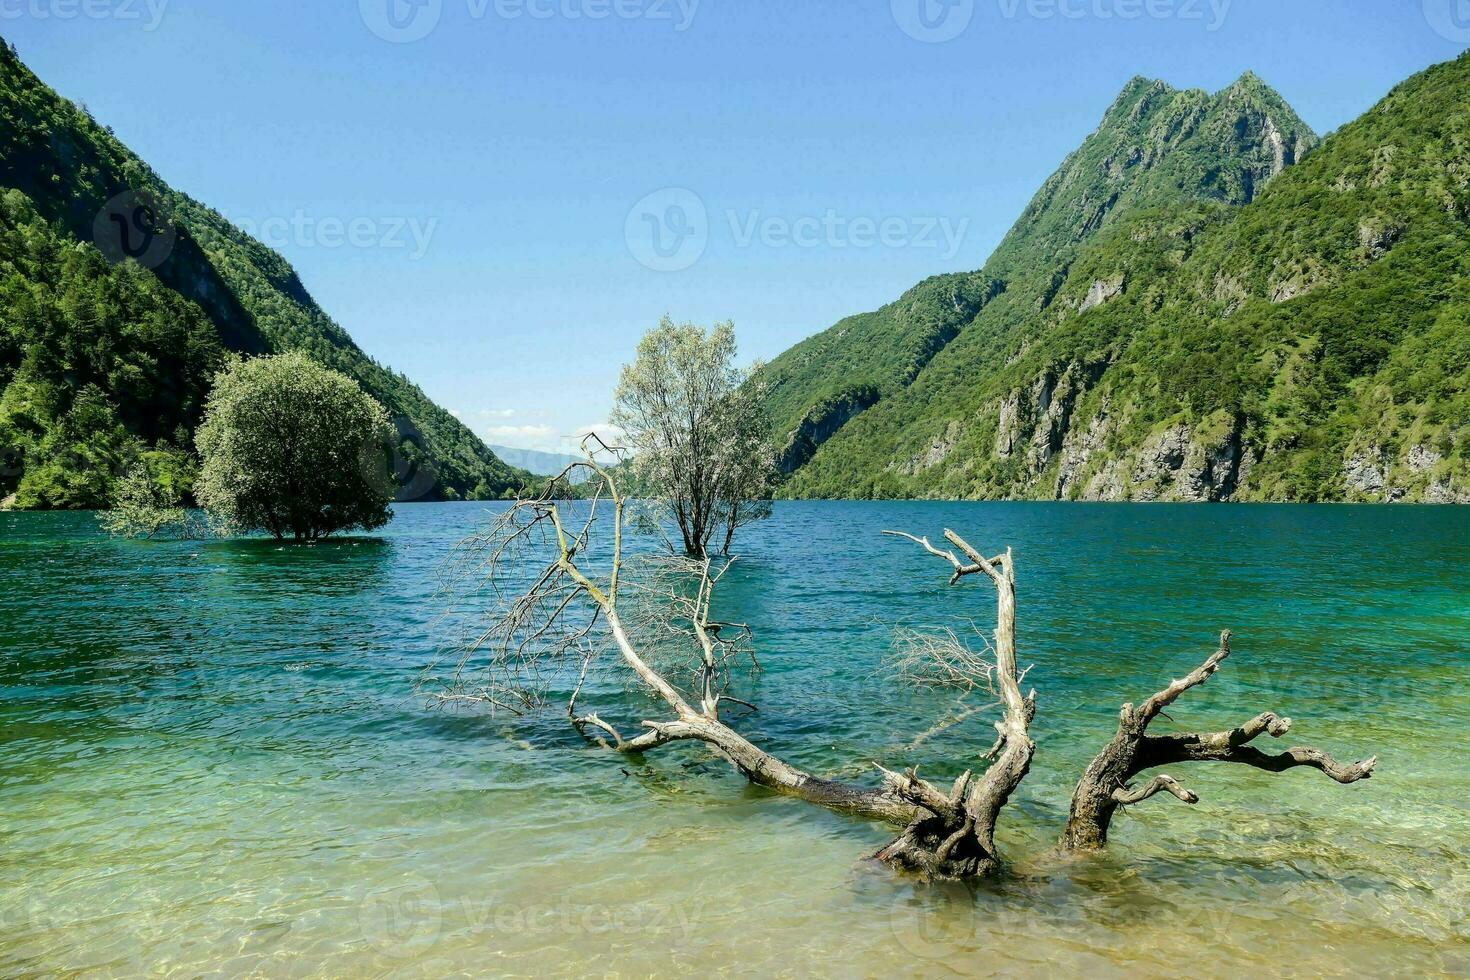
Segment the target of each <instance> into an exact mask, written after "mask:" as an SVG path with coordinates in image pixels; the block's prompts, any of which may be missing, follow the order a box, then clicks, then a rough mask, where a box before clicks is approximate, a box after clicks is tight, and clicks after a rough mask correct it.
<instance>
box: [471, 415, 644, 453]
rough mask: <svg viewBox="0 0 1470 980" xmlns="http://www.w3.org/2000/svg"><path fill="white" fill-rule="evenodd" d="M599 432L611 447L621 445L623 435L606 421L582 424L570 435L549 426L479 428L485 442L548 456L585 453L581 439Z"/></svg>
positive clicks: (488, 426) (492, 426) (491, 426)
mask: <svg viewBox="0 0 1470 980" xmlns="http://www.w3.org/2000/svg"><path fill="white" fill-rule="evenodd" d="M589 433H596V434H597V435H598V436H599V437H600V438H601V439H602V440H603V441H604V442H606V443H607V444H608V445H609V446H617V445H619V444H621V442H622V439H623V432H622V430H621V429H619V428H618V427H617V426H615V425H611V424H609V423H607V422H590V423H588V424H587V425H579V426H577V427H576V428H575V429H573V430H572V431H571V432H561V431H559V430H557V429H556V428H555V427H554V426H550V425H534V424H527V425H487V426H484V427H482V428H481V429H480V435H481V436H482V437H483V438H484V439H485V441H486V442H489V443H494V444H496V445H500V446H510V447H512V448H515V449H539V450H541V451H542V452H547V453H569V454H571V455H574V456H579V455H581V453H582V439H583V438H584V437H585V436H587V435H588V434H589Z"/></svg>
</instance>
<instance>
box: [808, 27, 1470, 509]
mask: <svg viewBox="0 0 1470 980" xmlns="http://www.w3.org/2000/svg"><path fill="white" fill-rule="evenodd" d="M1228 91H1229V90H1227V92H1228ZM1222 94H1224V93H1222ZM1044 194H1045V192H1043V196H1044ZM1467 233H1470V55H1467V56H1465V57H1461V58H1460V59H1458V60H1457V61H1454V62H1451V63H1448V64H1444V65H1439V66H1437V67H1435V68H1432V69H1430V70H1428V71H1426V72H1424V73H1421V74H1420V75H1417V76H1415V77H1414V78H1412V79H1410V80H1408V81H1407V82H1405V83H1403V84H1401V85H1400V86H1398V87H1397V88H1396V89H1395V90H1394V91H1393V92H1392V93H1390V94H1389V95H1388V97H1387V98H1385V99H1384V100H1383V101H1382V102H1381V103H1380V104H1379V105H1377V106H1375V107H1374V108H1373V109H1372V110H1371V111H1369V112H1368V113H1366V114H1365V115H1364V116H1363V117H1361V118H1360V119H1358V120H1356V121H1354V122H1353V123H1350V124H1349V125H1347V126H1345V127H1343V128H1342V129H1341V130H1339V131H1338V132H1336V133H1334V134H1332V135H1331V136H1330V137H1328V138H1327V140H1326V141H1325V142H1324V143H1323V144H1322V145H1321V146H1320V147H1319V148H1318V149H1316V150H1315V151H1313V152H1312V153H1311V154H1310V155H1308V156H1307V157H1306V158H1305V159H1304V160H1303V161H1302V162H1300V163H1298V164H1296V165H1295V166H1292V167H1290V168H1288V169H1285V170H1284V171H1283V172H1281V173H1280V174H1279V175H1278V176H1276V177H1275V178H1274V179H1273V180H1271V182H1270V184H1269V186H1268V187H1265V188H1264V189H1261V190H1259V193H1258V194H1256V195H1255V198H1254V200H1253V201H1252V202H1251V203H1249V204H1247V205H1245V206H1244V207H1232V206H1229V205H1224V204H1212V203H1208V202H1200V203H1196V204H1193V205H1191V206H1189V207H1180V206H1177V205H1176V206H1170V207H1158V208H1142V209H1135V210H1133V211H1132V212H1131V213H1129V214H1127V215H1123V216H1120V217H1119V218H1117V219H1115V220H1114V222H1112V224H1111V226H1110V227H1108V228H1106V229H1104V230H1103V231H1102V232H1101V233H1100V234H1098V235H1097V236H1095V238H1094V239H1093V240H1091V241H1089V242H1087V243H1086V244H1085V245H1084V246H1083V247H1082V248H1080V249H1079V250H1078V251H1077V252H1076V254H1075V256H1074V257H1073V258H1072V259H1071V261H1068V262H1066V263H1065V269H1066V272H1065V275H1064V276H1063V278H1062V279H1061V281H1060V282H1059V283H1058V284H1057V286H1056V289H1055V293H1054V295H1053V297H1052V298H1051V299H1050V301H1049V302H1047V303H1046V304H1044V305H1043V306H1041V307H1040V308H1038V309H1034V310H1033V311H1031V312H1030V313H1029V314H1026V313H1022V312H1020V311H1018V315H1017V316H1016V318H1015V319H1014V320H1013V321H1012V322H1010V323H1000V324H989V325H987V324H986V316H985V314H984V313H982V315H981V316H980V317H978V318H977V319H976V320H975V321H973V322H972V323H971V324H968V325H967V326H966V327H965V328H964V329H963V330H962V331H961V332H960V333H959V334H958V335H957V337H956V338H955V340H954V341H953V342H951V343H950V344H948V345H947V346H946V347H945V348H944V349H943V350H942V351H941V352H940V353H939V354H938V355H936V356H935V357H934V358H932V359H931V360H930V362H929V363H928V364H927V365H926V366H925V368H924V370H923V371H921V372H920V373H919V374H918V375H917V376H916V377H915V379H914V381H913V382H912V383H911V384H909V385H907V386H905V387H904V388H903V389H902V390H901V391H899V392H897V393H896V394H895V395H894V396H893V397H891V398H885V399H883V400H882V401H881V402H879V403H878V404H877V405H875V406H874V407H873V408H871V409H870V410H868V411H866V412H863V413H862V414H860V415H858V416H857V417H855V418H854V419H853V420H852V421H851V422H849V423H848V424H847V425H845V426H843V427H842V428H841V430H840V431H838V432H837V433H836V435H835V436H833V438H831V439H830V440H828V441H827V442H826V443H825V444H824V445H823V446H822V447H821V449H820V450H819V451H818V452H817V453H816V454H815V456H814V457H813V458H812V459H811V461H810V462H809V463H808V464H807V465H805V466H804V467H803V468H801V469H800V470H798V471H797V472H796V473H795V474H794V475H793V477H792V479H791V480H790V482H789V483H788V485H787V491H788V492H789V493H791V494H793V495H811V496H944V497H966V498H996V497H1036V498H1053V497H1061V498H1087V499H1175V500H1224V499H1234V500H1326V499H1347V500H1384V499H1388V500H1399V499H1405V500H1426V501H1451V500H1460V501H1463V500H1470V446H1467V444H1470V398H1467V390H1470V280H1467V278H1466V273H1467V271H1470V251H1467V243H1470V236H1467ZM988 269H989V266H987V270H988ZM1009 292H1010V291H1009V290H1007V294H1008V293H1009ZM994 305H997V306H998V305H999V303H997V304H994Z"/></svg>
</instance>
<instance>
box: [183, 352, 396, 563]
mask: <svg viewBox="0 0 1470 980" xmlns="http://www.w3.org/2000/svg"><path fill="white" fill-rule="evenodd" d="M196 440H197V442H198V444H199V455H200V456H201V458H202V459H203V465H202V466H201V468H200V473H199V482H198V484H197V486H196V489H195V494H196V496H197V497H198V498H199V502H200V503H201V504H202V505H203V506H204V508H205V510H207V511H209V513H210V516H211V517H214V518H216V519H218V520H220V521H221V522H223V523H226V524H229V525H230V526H232V527H236V528H239V529H241V530H246V531H256V530H259V531H265V532H267V533H269V534H271V535H274V536H275V537H276V538H278V539H279V538H284V537H286V536H288V535H289V536H291V537H294V538H295V539H296V540H298V541H314V540H316V539H317V538H321V537H325V536H327V535H329V534H332V533H334V532H337V531H345V530H349V529H352V528H362V529H364V530H373V529H375V528H379V527H382V526H383V525H384V524H386V523H388V519H389V517H390V516H391V515H390V512H389V510H388V505H389V504H390V503H391V502H392V501H393V497H394V493H395V490H396V487H395V485H394V481H393V475H392V473H391V472H390V470H389V465H390V449H391V447H392V446H393V445H395V442H396V440H395V433H394V431H393V428H392V426H390V425H389V423H388V414H387V412H385V411H384V410H383V407H382V406H381V405H379V404H378V403H377V402H376V401H374V400H373V397H372V396H371V395H369V394H368V393H367V392H365V391H363V390H362V387H361V386H360V385H358V383H357V382H356V381H353V380H352V379H351V378H349V377H347V376H346V375H345V374H340V373H338V372H336V371H332V370H330V369H328V368H324V367H322V366H321V365H319V364H317V363H316V362H314V361H312V360H311V359H310V358H308V357H307V356H306V355H305V354H301V353H295V352H292V353H288V354H280V355H277V356H275V357H258V358H253V359H251V360H247V361H236V362H234V363H233V364H232V365H231V366H230V367H229V368H228V369H227V370H225V371H223V372H221V373H220V375H219V378H218V379H217V380H216V381H215V386H214V389H213V391H211V392H210V396H209V404H208V406H207V407H206V409H205V416H204V424H203V425H201V426H200V427H199V431H198V433H197V434H196Z"/></svg>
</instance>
